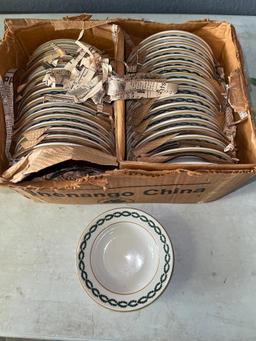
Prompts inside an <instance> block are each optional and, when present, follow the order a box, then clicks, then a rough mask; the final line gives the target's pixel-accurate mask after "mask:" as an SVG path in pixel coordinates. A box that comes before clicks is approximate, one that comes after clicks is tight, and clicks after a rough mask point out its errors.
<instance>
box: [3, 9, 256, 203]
mask: <svg viewBox="0 0 256 341" xmlns="http://www.w3.org/2000/svg"><path fill="white" fill-rule="evenodd" d="M112 24H116V25H118V26H119V27H120V28H121V30H120V32H119V35H118V40H117V41H115V42H114V44H113V39H112V38H113V36H111V27H112ZM81 29H84V30H85V31H86V32H85V35H84V40H85V41H86V42H88V43H90V44H92V45H95V46H96V47H98V48H101V49H104V50H105V51H107V52H108V53H110V55H112V56H113V57H114V58H116V60H117V63H116V70H117V71H118V73H120V74H122V73H123V71H124V70H123V63H122V60H123V58H124V60H125V58H126V57H127V56H128V54H129V52H130V50H131V48H132V46H133V45H136V44H138V43H139V42H140V41H141V40H143V39H144V38H145V37H147V36H149V35H151V34H154V33H156V32H159V31H163V30H167V29H179V30H186V31H189V32H193V33H195V34H197V35H198V36H200V37H202V38H203V39H205V41H206V42H207V43H208V44H209V45H210V46H211V48H212V49H213V52H214V54H215V56H216V57H217V59H218V60H219V62H220V63H221V65H222V66H223V67H224V70H225V74H226V77H227V82H228V83H229V88H230V98H229V101H230V104H231V105H232V107H233V109H234V111H235V115H236V116H237V117H238V115H239V113H240V112H247V113H248V114H249V116H248V119H247V120H246V121H244V122H242V123H240V124H239V125H238V129H237V136H236V142H237V145H238V149H239V151H238V158H239V159H240V162H239V163H238V164H232V165H230V164H229V165H225V164H219V165H217V164H216V165H201V166H199V165H184V166H182V165H178V164H176V165H175V164H149V163H142V162H131V161H126V160H125V108H124V103H123V102H122V101H117V102H115V104H114V107H115V136H116V163H117V166H116V169H115V170H112V171H106V172H105V173H104V174H102V175H99V176H87V177H82V178H80V179H78V180H72V181H71V180H70V181H52V180H48V181H38V182H28V181H22V182H19V183H15V184H14V183H11V182H8V181H6V180H4V179H2V183H1V185H2V186H9V187H11V188H13V189H14V190H16V191H18V192H20V193H21V194H23V195H24V196H26V197H28V198H32V199H34V200H36V201H41V202H51V203H63V204H64V203H66V204H95V203H113V202H114V203H119V202H127V203H131V202H162V203H168V202H175V203H192V202H206V201H212V200H215V199H217V198H220V197H222V196H224V195H225V194H227V193H229V192H231V191H233V190H235V189H237V188H239V187H240V186H241V185H242V184H244V183H245V182H247V181H248V180H249V179H251V178H252V177H254V176H255V173H256V136H255V127H254V122H253V118H252V115H251V111H250V104H249V101H248V96H247V89H246V79H245V74H244V70H243V61H242V53H241V49H240V46H239V42H238V40H237V36H236V33H235V29H234V27H233V26H232V25H230V24H229V23H226V22H216V21H209V20H199V21H189V22H186V23H182V24H162V23H161V24H160V23H154V22H146V21H143V20H130V19H128V20H127V19H108V20H105V21H99V20H90V18H89V16H87V15H82V16H79V17H71V18H64V20H38V19H15V20H11V19H9V20H7V21H6V30H5V36H4V39H3V41H2V42H1V45H0V60H1V62H0V74H1V75H2V76H3V75H4V74H5V73H6V72H7V71H8V70H9V69H11V68H20V67H22V66H24V65H25V63H26V61H27V60H28V56H29V54H31V53H32V51H33V50H34V49H35V48H36V47H37V46H39V45H40V44H41V43H43V42H45V41H47V40H50V39H55V38H61V37H68V38H74V39H76V38H77V36H78V34H79V32H80V31H81ZM123 32H124V34H123ZM4 127H5V118H4V112H3V110H1V111H0V171H1V174H2V173H3V172H4V171H5V170H6V169H7V168H8V163H7V160H6V157H5V139H6V133H5V128H4ZM69 157H70V158H72V155H71V156H69Z"/></svg>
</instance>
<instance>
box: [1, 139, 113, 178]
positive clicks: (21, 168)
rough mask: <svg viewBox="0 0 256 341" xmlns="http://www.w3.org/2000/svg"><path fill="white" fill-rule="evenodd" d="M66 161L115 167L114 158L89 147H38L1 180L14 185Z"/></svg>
mask: <svg viewBox="0 0 256 341" xmlns="http://www.w3.org/2000/svg"><path fill="white" fill-rule="evenodd" d="M67 160H80V161H81V160H83V161H88V162H91V163H96V164H101V165H111V166H116V165H117V162H116V158H115V157H114V156H112V155H108V154H106V153H103V152H101V151H99V150H96V149H93V148H90V147H70V146H60V147H57V146H55V147H40V148H37V149H35V150H34V151H33V152H32V153H30V154H29V155H27V156H26V157H24V158H22V159H21V160H20V161H18V162H17V163H16V164H14V166H12V167H10V168H9V169H7V170H6V171H5V172H4V173H3V175H2V176H3V178H4V179H6V180H9V181H10V182H13V183H16V182H19V181H21V180H23V179H24V178H25V177H26V176H27V175H29V174H32V173H35V172H38V171H39V170H42V169H44V168H47V167H50V166H52V165H55V164H58V163H60V162H63V161H67Z"/></svg>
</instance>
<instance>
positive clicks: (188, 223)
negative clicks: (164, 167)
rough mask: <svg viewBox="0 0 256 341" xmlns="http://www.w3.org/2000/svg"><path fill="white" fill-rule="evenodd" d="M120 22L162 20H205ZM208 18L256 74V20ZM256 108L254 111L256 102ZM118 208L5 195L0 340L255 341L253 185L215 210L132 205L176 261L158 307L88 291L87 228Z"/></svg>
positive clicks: (0, 212) (0, 218)
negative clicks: (159, 228)
mask: <svg viewBox="0 0 256 341" xmlns="http://www.w3.org/2000/svg"><path fill="white" fill-rule="evenodd" d="M24 16H27V17H28V16H29V15H22V16H21V17H24ZM106 16H107V15H103V14H101V15H95V17H98V18H103V17H106ZM108 16H111V15H108ZM122 16H125V17H136V18H138V17H143V18H146V19H150V20H157V21H163V22H180V21H184V20H189V19H192V18H193V19H195V18H202V17H206V16H198V15H142V16H140V15H132V14H126V15H122ZM5 17H7V15H6V16H5ZM11 17H14V15H11ZM15 17H18V16H17V15H16V16H15ZM33 17H46V18H48V17H61V15H59V16H57V15H33ZM209 17H210V18H214V19H215V18H216V19H222V20H227V21H230V22H232V23H233V24H234V25H235V27H236V29H237V32H238V36H239V39H240V41H241V44H242V47H243V50H244V53H245V59H246V64H247V69H248V73H249V75H250V76H256V44H255V40H256V18H255V17H238V16H237V17H236V16H209ZM3 19H4V17H3V16H1V19H0V21H1V22H0V26H1V27H2V22H3ZM252 102H253V103H254V104H255V103H256V96H253V98H252ZM115 206H116V205H115ZM115 206H113V205H101V206H100V205H94V206H78V205H77V206H61V205H47V204H37V203H33V202H32V201H29V200H28V199H25V198H23V197H22V196H20V195H18V194H16V193H15V192H12V191H9V190H6V189H4V190H3V189H1V190H0V336H9V337H11V336H13V337H18V336H19V337H27V338H47V339H51V340H55V339H56V340H90V341H92V340H94V341H96V340H97V341H103V340H104V341H105V340H118V341H124V340H127V341H130V340H134V341H136V340H161V341H164V340H166V341H167V340H179V341H188V340H189V341H190V340H197V341H205V340H208V341H209V340H214V341H218V340H221V341H231V340H234V341H238V340H243V341H245V340H246V341H255V340H256V324H255V319H256V290H255V288H256V182H253V183H251V184H249V185H246V186H244V187H242V188H240V189H239V190H237V191H236V192H234V193H232V194H230V195H228V196H226V197H225V198H223V199H220V200H218V201H215V202H212V203H209V204H200V205H174V204H171V205H169V204H150V205H149V204H147V205H133V207H137V208H142V209H143V210H145V211H147V212H148V213H150V214H152V215H153V216H155V218H157V219H159V220H160V222H161V223H162V224H163V225H164V226H165V227H166V228H167V230H168V233H169V234H170V236H171V238H172V241H173V244H174V251H175V255H176V263H175V271H174V275H173V278H172V280H171V283H170V285H169V286H168V288H167V290H166V291H165V292H164V294H163V295H162V296H161V297H160V298H159V299H158V300H157V301H155V302H154V304H152V305H150V306H148V307H147V308H145V309H142V310H139V311H136V312H131V313H117V312H113V311H110V310H107V309H104V308H102V307H101V306H99V305H97V304H96V303H95V302H94V301H92V300H91V299H90V298H89V297H87V295H86V294H85V293H84V292H83V290H82V288H81V286H80V283H79V280H78V277H77V273H76V266H75V256H76V247H77V243H78V240H79V237H80V235H81V233H82V231H83V229H84V227H85V225H86V224H87V223H88V222H89V221H90V220H92V219H93V218H94V217H95V216H96V215H98V214H99V213H101V212H103V211H105V210H107V209H110V208H112V207H115Z"/></svg>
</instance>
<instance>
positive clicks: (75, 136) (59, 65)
mask: <svg viewBox="0 0 256 341" xmlns="http://www.w3.org/2000/svg"><path fill="white" fill-rule="evenodd" d="M80 44H84V46H85V47H89V48H90V45H87V44H85V43H80ZM58 49H59V51H64V52H65V53H64V54H63V55H62V56H61V58H56V57H57V56H58V53H57V54H56V51H57V52H58ZM78 49H79V46H78V45H77V44H76V41H75V40H72V39H57V40H52V41H48V42H46V43H44V44H42V45H41V46H39V47H38V48H37V49H36V50H35V51H34V53H33V54H32V56H31V58H30V60H29V62H28V64H27V68H26V71H25V73H24V74H23V76H22V80H21V84H22V86H20V87H19V88H18V102H17V108H16V114H17V115H16V122H15V127H14V159H16V160H19V159H20V158H21V157H23V156H26V155H27V154H28V153H30V152H31V151H32V150H35V149H37V148H39V147H43V146H44V147H46V146H50V147H51V146H55V145H58V146H83V147H85V148H86V147H90V148H94V149H96V150H100V151H102V152H105V153H108V154H111V155H113V154H114V135H113V129H112V124H111V121H110V119H109V117H108V116H107V115H104V114H103V113H99V112H98V110H97V107H96V105H95V104H94V103H93V102H92V101H91V100H87V101H86V102H84V103H82V104H81V103H69V102H68V101H66V100H64V99H63V101H56V100H54V99H50V98H49V99H47V95H56V94H57V95H64V97H65V93H66V91H65V90H64V88H63V86H62V85H61V84H56V86H55V87H53V88H52V87H49V86H47V85H46V84H45V82H44V77H45V75H46V73H47V72H49V70H51V69H52V68H54V70H55V72H59V73H60V74H61V73H62V72H65V71H64V67H65V65H66V64H67V63H68V62H69V61H70V60H72V59H73V58H74V57H75V56H76V55H77V53H78ZM94 49H95V48H94ZM95 50H96V49H95ZM54 61H55V64H54ZM53 64H54V65H53ZM64 97H63V98H64ZM41 128H42V129H45V130H46V134H45V136H44V138H43V139H39V140H38V142H37V143H36V144H31V143H29V144H26V143H25V142H26V139H27V136H28V134H30V135H29V136H31V134H33V132H36V131H38V130H40V129H41Z"/></svg>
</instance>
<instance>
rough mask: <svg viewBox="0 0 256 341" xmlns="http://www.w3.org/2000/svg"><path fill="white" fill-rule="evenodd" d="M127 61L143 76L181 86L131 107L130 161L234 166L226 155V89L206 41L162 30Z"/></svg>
mask: <svg viewBox="0 0 256 341" xmlns="http://www.w3.org/2000/svg"><path fill="white" fill-rule="evenodd" d="M128 62H129V63H130V64H136V63H137V65H138V71H139V72H143V73H150V74H152V75H159V77H163V78H166V79H167V80H169V81H172V82H173V83H175V84H177V85H178V91H177V93H176V94H175V95H173V96H169V97H163V98H157V99H152V100H138V101H136V102H135V101H133V102H130V103H129V104H128V108H127V149H128V150H127V152H128V159H130V160H141V161H152V162H174V161H175V162H176V161H177V162H190V161H191V162H201V163H202V162H214V163H232V162H233V160H232V158H231V156H230V155H229V154H227V153H226V152H224V149H225V147H226V146H227V145H228V144H229V141H228V139H227V137H226V136H225V134H224V133H223V124H224V114H221V112H222V104H223V103H222V93H221V92H222V89H221V86H220V84H219V83H218V81H217V76H216V66H215V60H214V56H213V52H212V50H211V48H210V47H209V45H208V44H207V43H206V42H205V41H204V40H203V39H201V38H200V37H198V36H196V35H194V34H192V33H189V32H185V31H174V30H170V31H164V32H159V33H156V34H154V35H152V36H150V37H148V38H146V39H145V40H143V41H142V42H141V43H140V44H139V46H138V47H137V48H136V49H135V50H134V51H133V52H132V53H131V54H130V56H129V59H128ZM159 77H158V78H159ZM184 157H185V159H183V158H184Z"/></svg>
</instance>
